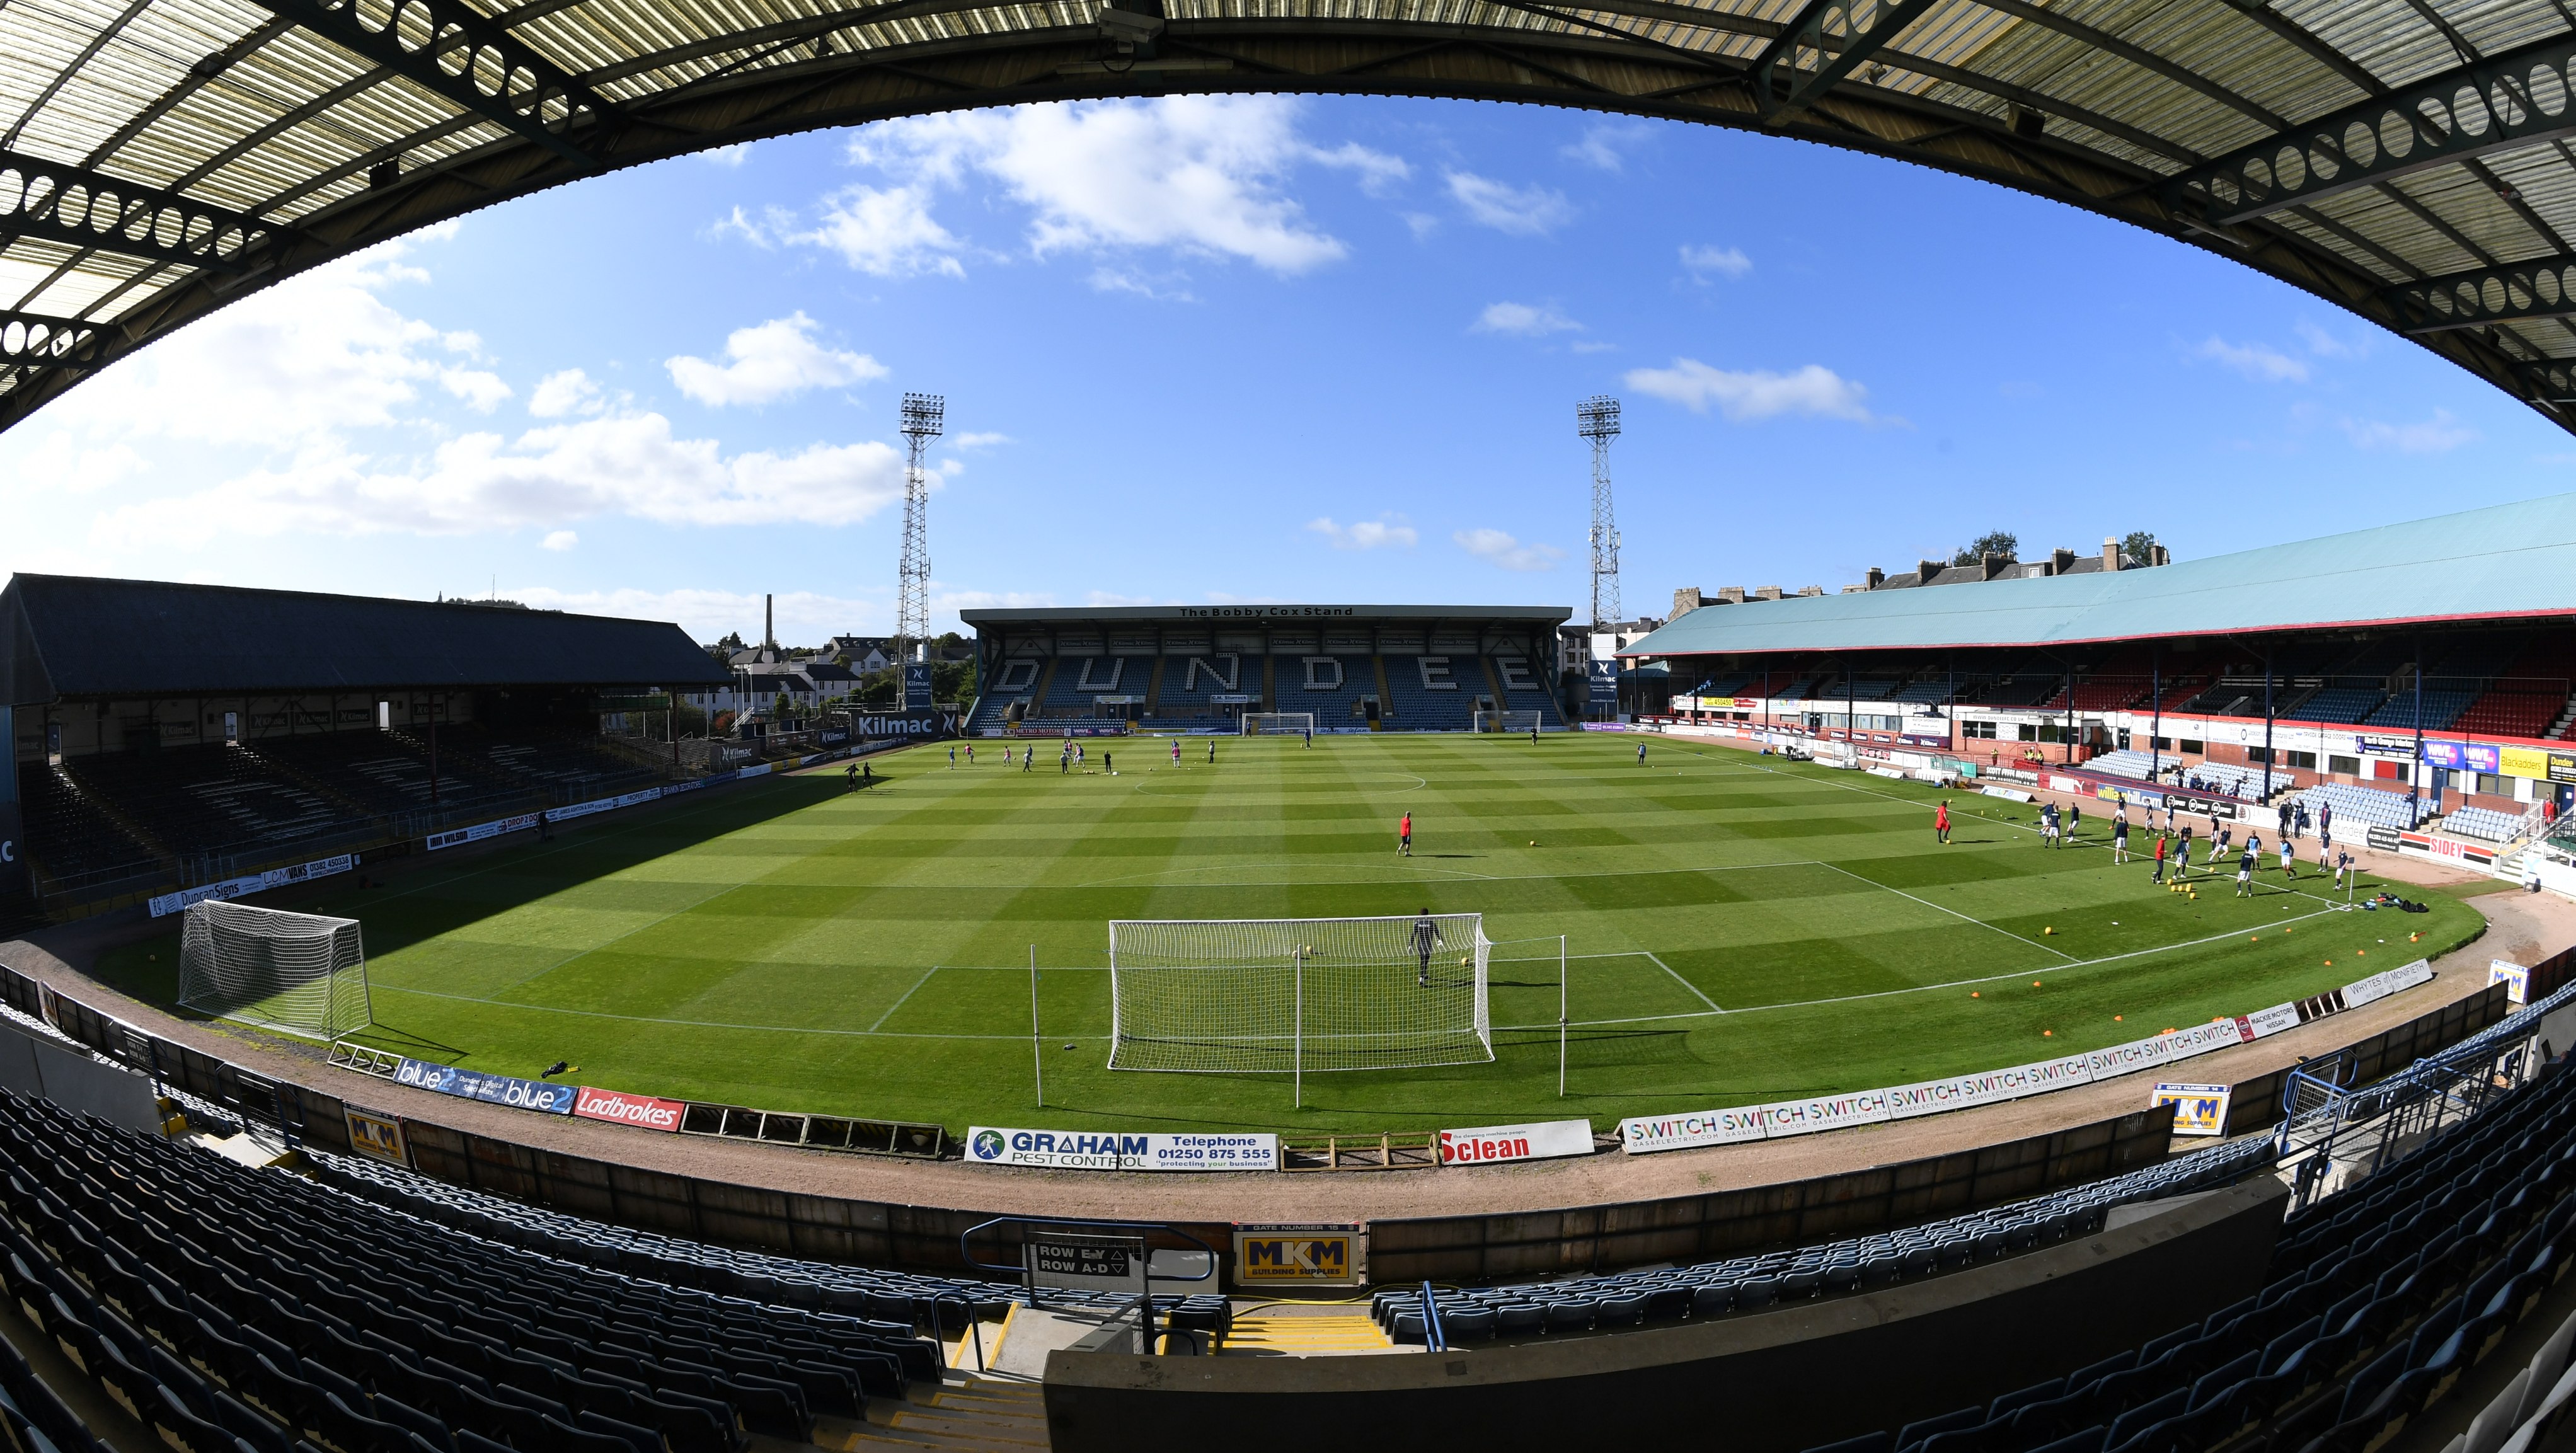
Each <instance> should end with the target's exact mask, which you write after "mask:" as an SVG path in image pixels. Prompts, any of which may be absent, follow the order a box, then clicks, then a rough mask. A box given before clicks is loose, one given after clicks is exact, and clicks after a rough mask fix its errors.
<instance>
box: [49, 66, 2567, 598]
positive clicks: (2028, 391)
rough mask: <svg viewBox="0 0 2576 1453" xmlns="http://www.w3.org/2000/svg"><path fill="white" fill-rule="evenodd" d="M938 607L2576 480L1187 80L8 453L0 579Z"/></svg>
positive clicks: (2191, 349) (1718, 571)
mask: <svg viewBox="0 0 2576 1453" xmlns="http://www.w3.org/2000/svg"><path fill="white" fill-rule="evenodd" d="M907 389H917V390H923V391H930V392H938V393H943V394H945V395H946V397H947V400H948V426H949V433H948V436H947V437H946V438H945V439H944V440H942V441H941V443H940V445H939V446H938V447H937V448H936V449H935V450H934V452H933V455H932V458H933V460H934V462H935V464H936V465H937V467H938V469H939V473H940V479H939V485H938V489H937V492H936V493H935V494H934V496H933V499H932V505H931V557H932V561H933V566H934V570H933V577H934V591H933V594H934V602H935V604H936V606H937V607H938V613H939V615H940V617H941V618H942V619H943V620H946V621H949V622H952V623H953V619H954V612H955V611H956V610H957V609H959V608H961V607H966V606H972V605H976V604H1003V603H1016V604H1031V605H1082V604H1086V603H1111V604H1115V603H1144V602H1164V601H1180V602H1208V601H1216V602H1223V601H1244V600H1298V601H1308V600H1311V601H1395V602H1446V603H1509V604H1528V603H1536V604H1563V605H1575V604H1577V603H1578V602H1580V601H1582V600H1583V599H1584V598H1585V596H1586V590H1587V586H1586V581H1585V577H1584V561H1583V555H1584V548H1585V543H1584V532H1585V529H1586V526H1587V510H1588V489H1589V473H1588V456H1587V454H1586V451H1585V446H1584V445H1583V443H1582V441H1581V440H1580V439H1578V438H1577V437H1576V436H1575V432H1574V420H1573V410H1574V405H1575V403H1576V401H1577V400H1578V399H1579V398H1581V397H1583V396H1585V395H1588V394H1592V393H1601V392H1606V393H1613V394H1617V395H1619V396H1620V397H1622V398H1623V399H1624V400H1625V405H1626V413H1625V416H1626V429H1627V432H1626V434H1625V436H1624V437H1623V438H1621V439H1620V440H1619V442H1618V443H1617V445H1616V446H1615V448H1614V453H1613V468H1614V475H1615V477H1616V478H1617V480H1618V487H1619V509H1620V521H1621V525H1622V530H1623V534H1624V536H1625V541H1626V550H1625V557H1624V562H1623V563H1624V565H1625V572H1624V576H1625V590H1626V600H1627V604H1628V606H1629V609H1630V611H1631V612H1632V613H1635V612H1639V611H1645V612H1649V613H1655V614H1660V613H1661V611H1662V609H1663V607H1664V604H1665V603H1666V602H1668V601H1669V600H1670V598H1671V592H1672V590H1673V588H1674V587H1676V586H1680V585H1697V586H1702V587H1707V588H1712V589H1713V588H1716V587H1719V586H1723V585H1746V586H1761V585H1774V584H1776V585H1781V586H1784V587H1788V588H1791V589H1794V588H1796V587H1799V586H1803V585H1809V584H1815V585H1822V586H1825V587H1826V588H1827V589H1834V588H1838V587H1840V586H1841V585H1843V584H1846V583H1848V582H1850V581H1852V580H1855V579H1857V578H1858V577H1859V576H1860V574H1861V573H1862V572H1863V571H1864V570H1865V569H1867V568H1868V567H1869V566H1871V565H1873V564H1875V565H1880V566H1884V567H1885V568H1887V569H1889V570H1903V569H1909V568H1911V566H1912V563H1913V561H1914V560H1915V559H1916V558H1917V556H1918V555H1921V554H1928V553H1933V552H1946V551H1948V550H1949V549H1951V548H1952V547H1955V546H1956V545H1958V544H1959V543H1961V542H1962V541H1964V540H1966V539H1968V538H1970V537H1972V536H1974V535H1976V534H1978V533H1981V532H1982V531H1984V530H1986V529H1989V528H2004V529H2010V530H2012V531H2014V532H2015V533H2017V534H2018V535H2019V536H2020V537H2021V539H2022V542H2023V546H2024V549H2025V552H2028V551H2031V550H2045V549H2047V548H2049V547H2051V546H2055V545H2061V544H2062V545H2067V546H2070V547H2072V548H2075V549H2078V550H2095V549H2098V548H2099V546H2100V542H2101V539H2102V537H2103V536H2104V535H2105V534H2121V533H2126V532H2127V531H2129V530H2132V529H2148V530H2153V531H2154V532H2156V533H2157V534H2158V535H2159V536H2160V537H2161V538H2163V539H2164V540H2165V541H2166V542H2167V543H2168V544H2169V545H2170V546H2171V547H2172V548H2173V549H2174V550H2175V551H2176V553H2177V554H2181V555H2187V556H2195V557H2197V556H2207V555H2212V554H2219V553H2224V552H2226V551H2230V550H2235V549H2242V548H2247V547H2251V546H2255V545H2262V544H2268V543H2273V542H2277V541H2282V540H2290V539H2299V538H2305V537H2308V536H2313V535H2317V534H2324V533H2330V532H2332V531H2335V530H2337V529H2342V528H2353V527H2361V526H2366V525H2374V524H2383V523H2387V522H2390V521H2393V520H2403V519H2409V518H2416V517H2420V516H2424V515H2431V514H2438V513H2444V512H2448V511H2450V510H2453V509H2466V508H2471V507H2474V506H2478V505H2483V504H2490V503H2495V502H2499V501H2505V500H2513V499H2522V498H2529V497H2532V496H2536V495H2542V494H2549V493H2555V492H2559V491H2562V490H2565V489H2568V488H2570V487H2571V486H2570V484H2569V482H2568V481H2569V480H2570V479H2571V477H2576V474H2572V473H2571V466H2576V441H2570V440H2569V439H2567V438H2566V437H2565V436H2564V435H2563V434H2561V433H2559V432H2558V431H2556V430H2554V429H2552V428H2551V427H2549V426H2548V425H2547V424H2545V423H2544V422H2543V421H2542V420H2541V419H2540V418H2539V417H2537V416H2536V415H2533V414H2531V413H2530V412H2528V411H2527V410H2525V409H2523V408H2521V407H2520V406H2519V405H2517V404H2514V403H2513V402H2511V401H2510V400H2508V399H2506V398H2505V397H2504V396H2503V395H2501V394H2499V393H2496V392H2494V391H2493V390H2491V389H2489V388H2488V387H2486V386H2485V385H2483V384H2481V383H2479V382H2478V381H2476V380H2475V379H2473V378H2471V377H2470V376H2469V375H2467V374H2465V373H2463V372H2461V371H2459V370H2457V369H2455V368H2453V367H2452V366H2451V365H2449V364H2447V363H2444V362H2442V361H2440V360H2438V359H2436V358H2434V357H2433V356H2432V355H2430V354H2427V353H2425V352H2423V351H2422V350H2420V349H2418V348H2416V347H2414V346H2413V345H2411V344H2408V343H2406V342H2404V341H2402V340H2399V339H2397V338H2395V337H2393V336H2390V335H2387V334H2384V333H2380V332H2378V331H2376V330H2374V329H2371V328H2370V327H2369V326H2368V325H2366V324H2363V323H2361V322H2360V321H2359V320H2357V319H2354V318H2351V317H2349V316H2348V315H2345V314H2342V313H2339V312H2337V311H2335V310H2333V309H2331V308H2328V307H2327V306H2325V305H2324V304H2322V303H2320V302H2317V301H2315V300H2313V299H2311V298H2309V297H2307V296H2306V295H2304V294H2300V293H2297V292H2294V291H2292V290H2291V289H2289V288H2286V287H2283V286H2281V285H2278V284H2275V283H2272V282H2270V281H2268V280H2266V279H2264V278H2261V277H2259V276H2257V275H2256V274H2254V273H2252V272H2249V271H2247V270H2245V269H2243V268H2240V267H2237V266H2235V265H2233V264H2231V263H2228V262H2226V261H2224V260H2222V259H2220V258H2216V257H2213V256H2210V255H2208V254H2206V253H2203V252H2200V251H2197V250H2194V249H2190V248H2186V247H2182V246H2179V245H2176V244H2174V243H2171V242H2168V241H2165V240H2162V239H2159V238H2155V237H2152V236H2149V235H2147V234H2145V233H2143V232H2138V231H2135V230H2133V229H2130V228H2127V227H2124V226H2121V225H2119V224H2115V223H2112V222H2108V221H2104V220H2101V219H2098V218H2095V217H2092V216H2089V215H2087V214H2083V213H2080V212H2076V211H2073V210H2070V209H2067V208H2064V207H2060V206H2057V205H2054V204H2051V203H2046V202H2041V201H2036V200H2033V199H2030V198H2027V197H2024V196H2021V195H2019V194H2016V193H2011V192H2006V191H2003V190H2000V189H1998V188H1994V187H1990V186H1986V185H1983V184H1980V183H1975V182H1969V181H1964V180H1961V179H1958V178H1955V177H1950V176H1946V175H1942V174H1939V173H1935V172H1930V171H1926V170H1922V169H1919V168H1915V167H1910V166H1906V165H1902V164H1899V163H1895V162H1888V161H1883V160H1878V159H1874V158H1869V157H1861V156H1854V155H1849V154H1846V153H1842V152H1838V151H1833V150H1829V149H1825V148H1820V147H1816V146H1812V145H1808V144H1804V143H1797V142H1788V141H1782V140H1779V139H1776V138H1770V137H1762V136H1754V135H1745V134H1738V133H1731V132H1723V131H1716V130H1709V129H1700V128H1692V127H1687V126H1680V125H1672V124H1665V123H1651V122H1639V121H1630V120H1616V119H1604V118H1599V117H1593V116H1589V115H1585V114H1582V113H1576V112H1565V111H1552V110H1544V109H1538V108H1531V107H1519V106H1497V105H1478V104H1466V103H1448V102H1428V101H1401V100H1382V99H1360V98H1340V99H1314V100H1296V99H1290V98H1276V97H1221V98H1179V99H1170V100H1164V101H1155V102H1135V103H1101V104H1096V105H1089V106H1079V107H1070V108H1067V107H1030V108H1020V109H1016V110H1011V111H1002V112H979V113H967V114H962V115H955V116H946V117H935V118H927V119H923V120H918V121H910V122H895V123H887V124H883V125H879V126H874V127H869V128H864V129H861V130H858V131H841V132H824V133H816V134H811V135H806V136H800V137H794V138H788V139H783V140H778V141H768V142H761V143H757V144H754V145H752V146H749V147H747V148H741V149H736V150H734V151H730V152H727V153H721V154H718V155H715V156H712V157H697V158H688V159H683V160H680V161H675V162H669V163H665V164H661V165H658V166H653V167H646V168H641V169H638V170H635V171H631V172H627V173H623V174H620V175H617V176H614V177H610V178H606V179H603V180H599V181H594V182H588V183H583V184H579V185H576V186H572V187H567V188H561V189H558V190H555V191H552V192H548V193H545V194H542V195H539V196H535V197H530V198H526V199H523V200H521V201H517V202H513V203H509V204H507V205H504V206H501V207H497V208H494V209H491V210H489V211H486V212H482V213H478V214H475V215H473V216H470V217H467V218H464V219H462V221H460V222H458V223H456V224H453V225H451V226H448V227H445V228H442V229H439V230H437V231H436V232H435V233H433V234H428V235H422V236H418V237H415V238H413V239H409V240H407V241H405V242H403V243H399V244H396V245H394V246H392V247H389V248H385V249H380V250H379V251H377V252H376V253H373V254H370V255H368V256H365V257H362V258H358V259H354V260H351V261H350V262H347V263H344V264H341V265H338V266H336V267H333V268H331V269H327V270H325V271H323V272H321V273H317V274H314V275H310V276H307V277H305V278H301V279H298V280H295V281H293V282H290V283H288V284H285V285H282V286H280V287H277V288H274V289H271V290H269V291H267V292H265V293H262V294H260V295H258V296H256V297H255V298H253V299H251V300H250V301H248V302H245V303H242V304H239V305H236V306H235V307H233V308H231V309H228V310H226V311H224V312H221V313H219V314H217V315H215V316H214V317H213V318H212V319H210V320H208V321H205V322H201V323H198V324H197V325H195V326H193V327H191V328H189V329H187V330H185V331H183V332H181V333H180V334H178V335H176V336H174V337H173V338H171V339H169V340H166V341H164V342H162V343H160V344H157V345H155V346H154V347H153V348H151V349H148V350H146V351H144V352H143V353H142V354H140V355H138V356H137V357H136V358H134V359H131V360H128V361H126V362H124V363H121V364H119V365H117V366H116V367H115V368H113V369H111V370H109V371H108V372H107V373H106V374H104V375H102V376H101V377H99V378H97V379H94V380H92V381H90V382H88V383H86V384H84V385H83V386H81V387H80V388H79V389H76V390H74V391H73V392H72V393H71V394H70V395H67V396H66V397H65V398H64V399H63V400H61V401H60V402H58V403H57V404H55V405H54V406H52V407H51V408H49V409H48V410H46V411H45V412H43V413H40V414H39V415H37V416H36V417H35V418H33V419H32V420H30V421H28V422H26V423H23V424H21V425H19V426H18V427H17V428H16V429H14V430H12V431H10V432H9V433H8V434H6V435H0V518H5V519H7V520H8V521H10V524H11V527H10V528H9V529H8V530H7V531H6V532H5V533H4V534H0V570H29V571H65V572H74V573H96V574H115V575H128V576H139V577H148V578H166V579H183V580H199V581H211V582H218V583H225V584H237V585H258V586H284V587H299V588H312V589H322V590H337V591H352V592H360V593H369V594H386V595H400V596H414V597H421V598H427V597H429V596H431V595H433V594H435V593H438V592H441V591H445V592H448V593H451V594H454V593H466V594H480V593H482V592H484V591H486V590H490V589H493V588H495V587H496V586H497V588H498V590H499V591H500V593H501V594H503V595H507V596H512V597H515V598H518V599H522V600H527V601H530V602H532V603H536V604H543V605H551V606H560V607H563V608H567V609H574V610H592V611H606V612H612V613H619V614H634V615H643V616H650V617H654V618H660V619H674V620H678V621H680V622H681V623H682V624H684V625H686V626H687V627H688V628H689V629H690V630H691V631H692V632H694V633H696V634H697V635H698V636H700V637H701V638H702V639H711V638H713V637H714V636H716V635H719V634H721V633H722V632H724V631H726V630H740V631H742V632H743V633H744V634H745V635H746V636H752V635H756V634H757V631H758V627H759V612H760V597H761V594H762V593H763V592H776V593H777V595H778V597H779V601H780V605H779V614H780V634H781V636H782V637H783V638H785V639H787V640H789V641H790V642H791V643H795V642H814V641H819V640H820V639H821V638H822V637H823V636H824V635H826V634H828V633H830V632H833V631H857V632H863V633H878V632H882V631H884V630H886V629H887V628H888V627H889V626H890V625H891V622H892V609H893V595H894V590H893V585H894V563H895V555H896V545H897V534H898V530H899V526H900V519H901V506H900V493H899V492H900V452H899V451H900V448H901V443H902V441H901V438H900V436H899V435H898V434H897V432H896V420H895V415H896V407H897V403H898V400H899V398H900V396H901V394H902V393H903V392H904V391H905V390H907Z"/></svg>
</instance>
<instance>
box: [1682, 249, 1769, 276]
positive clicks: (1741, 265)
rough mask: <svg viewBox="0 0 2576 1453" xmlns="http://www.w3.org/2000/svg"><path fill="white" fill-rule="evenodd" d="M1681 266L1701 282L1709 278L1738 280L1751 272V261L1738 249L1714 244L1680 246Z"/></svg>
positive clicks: (1742, 250)
mask: <svg viewBox="0 0 2576 1453" xmlns="http://www.w3.org/2000/svg"><path fill="white" fill-rule="evenodd" d="M1682 266H1683V267H1686V268H1688V269H1690V275H1691V276H1692V277H1694V278H1697V279H1699V280H1700V281H1701V282H1706V281H1708V280H1709V279H1710V278H1711V277H1722V278H1740V277H1742V276H1744V275H1745V274H1746V273H1748V272H1751V271H1753V259H1752V258H1749V257H1746V256H1745V255H1744V249H1743V248H1740V247H1719V246H1718V245H1716V244H1715V243H1707V244H1696V243H1688V242H1685V243H1683V244H1682Z"/></svg>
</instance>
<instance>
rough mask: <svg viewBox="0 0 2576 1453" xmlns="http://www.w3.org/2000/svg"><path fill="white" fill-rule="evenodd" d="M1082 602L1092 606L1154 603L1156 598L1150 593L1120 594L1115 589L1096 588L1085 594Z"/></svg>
mask: <svg viewBox="0 0 2576 1453" xmlns="http://www.w3.org/2000/svg"><path fill="white" fill-rule="evenodd" d="M1082 603H1083V604H1084V605H1092V606H1120V605H1152V604H1154V603H1155V602H1154V598H1153V597H1152V596H1150V595H1120V594H1119V593H1118V592H1116V591H1114V590H1095V591H1092V592H1091V593H1090V594H1088V595H1085V596H1084V597H1083V598H1082Z"/></svg>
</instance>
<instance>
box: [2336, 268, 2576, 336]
mask: <svg viewBox="0 0 2576 1453" xmlns="http://www.w3.org/2000/svg"><path fill="white" fill-rule="evenodd" d="M2381 296H2383V297H2385V298H2386V299H2387V300H2388V306H2389V307H2390V308H2391V309H2393V310H2394V311H2395V312H2396V314H2397V319H2398V327H2400V328H2401V329H2403V330H2404V331H2406V332H2408V333H2440V332H2444V331H2446V330H2449V329H2452V328H2484V327H2487V326H2490V325H2492V324H2497V323H2509V322H2512V321H2514V320H2515V319H2518V318H2568V317H2576V253H2560V254H2558V255H2556V256H2554V257H2535V258H2532V259H2530V260H2529V261H2526V262H2508V263H2504V264H2502V265H2500V266H2496V267H2476V268H2471V269H2469V270H2468V271H2466V272H2455V273H2451V274H2449V275H2447V276H2444V277H2428V278H2426V279H2424V280H2423V281H2421V282H2414V283H2408V284H2406V285H2404V286H2403V287H2394V288H2390V289H2388V290H2387V291H2386V292H2385V293H2383V294H2381Z"/></svg>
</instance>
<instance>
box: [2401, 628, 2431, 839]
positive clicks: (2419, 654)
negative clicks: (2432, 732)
mask: <svg viewBox="0 0 2576 1453" xmlns="http://www.w3.org/2000/svg"><path fill="white" fill-rule="evenodd" d="M2435 790H2436V791H2439V788H2438V787H2437V788H2436V789H2435ZM2406 825H2407V826H2408V827H2409V828H2416V827H2421V826H2423V825H2424V638H2423V637H2422V636H2420V635H2419V636H2417V637H2416V638H2415V760H2414V761H2412V762H2409V763H2407V764H2406Z"/></svg>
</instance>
